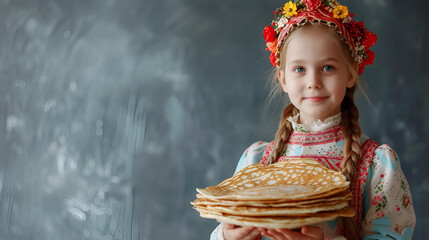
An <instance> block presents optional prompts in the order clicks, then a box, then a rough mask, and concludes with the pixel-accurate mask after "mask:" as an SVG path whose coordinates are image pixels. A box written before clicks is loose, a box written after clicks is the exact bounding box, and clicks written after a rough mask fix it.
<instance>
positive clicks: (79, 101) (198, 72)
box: [0, 0, 429, 240]
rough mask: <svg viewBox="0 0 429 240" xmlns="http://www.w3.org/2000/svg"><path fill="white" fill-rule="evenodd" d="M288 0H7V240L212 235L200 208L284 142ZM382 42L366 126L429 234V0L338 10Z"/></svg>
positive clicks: (2, 228) (3, 200)
mask: <svg viewBox="0 0 429 240" xmlns="http://www.w3.org/2000/svg"><path fill="white" fill-rule="evenodd" d="M283 3H284V2H283V1H278V0H270V1H261V0H247V1H237V0H230V1H206V0H164V1H159V0H121V1H120V0H74V1H66V0H63V1H49V0H13V1H12V0H1V1H0V33H1V35H0V41H1V42H0V43H1V44H0V81H1V85H0V86H1V87H0V153H1V155H0V239H1V240H3V239H8V240H9V239H11V240H12V239H13V240H17V239H64V240H68V239H103V240H104V239H143V240H148V239H207V238H208V235H209V234H210V232H211V230H212V229H213V228H214V227H215V226H216V225H217V223H216V222H215V221H214V220H206V219H202V218H200V217H199V216H198V213H197V212H196V211H195V210H193V209H192V208H191V206H190V204H189V202H190V201H193V200H194V198H195V194H196V192H195V188H196V187H205V186H209V185H215V184H217V183H219V182H220V181H221V180H223V179H224V178H226V177H229V176H231V174H232V173H233V171H234V168H235V164H236V162H237V160H238V159H239V157H240V155H241V154H242V152H243V151H244V149H245V148H246V147H247V146H248V145H250V144H251V143H253V142H255V141H258V140H265V141H269V140H271V139H272V138H273V134H274V131H275V129H276V127H277V122H278V120H279V111H280V110H281V108H282V106H283V103H282V102H281V101H280V102H279V103H278V104H276V103H274V104H268V103H267V100H266V99H267V95H268V88H267V87H266V86H267V84H266V83H267V81H268V79H269V78H270V70H271V67H270V64H269V61H268V52H266V51H265V47H264V40H263V38H262V29H263V28H264V27H265V25H267V24H269V23H270V21H271V18H272V10H274V9H275V8H276V7H280V6H281V5H282V4H283ZM342 3H343V4H345V5H347V6H348V7H349V9H350V10H351V11H352V12H353V13H355V14H356V16H357V20H360V21H361V20H365V22H366V26H367V27H368V28H369V29H370V30H371V31H373V32H375V33H376V34H377V35H378V37H379V38H378V42H377V44H376V46H375V47H374V48H373V49H374V51H375V52H376V59H375V64H374V65H373V66H370V67H367V70H366V72H365V73H364V74H363V77H364V79H365V80H366V81H367V83H368V84H367V88H366V93H367V95H368V97H369V100H370V102H371V103H368V101H366V100H365V98H364V97H361V100H360V101H359V106H360V109H361V124H362V128H363V130H364V131H365V133H367V134H368V135H369V136H370V137H372V138H374V139H375V140H377V141H379V142H382V143H388V144H389V145H391V146H392V147H393V148H394V149H395V150H396V151H397V153H398V154H399V156H400V158H401V159H402V167H403V170H404V172H405V174H406V176H407V177H408V180H409V183H410V185H411V188H412V194H413V198H414V207H415V210H416V214H417V228H416V230H415V234H414V238H415V239H428V238H429V232H428V231H427V230H426V229H427V227H426V226H428V225H429V207H428V205H427V200H426V199H427V198H428V197H429V177H428V175H427V172H428V170H429V167H428V164H427V163H426V162H427V156H428V155H429V150H428V141H427V136H428V135H429V126H428V124H427V122H428V121H429V111H428V110H429V109H428V100H429V95H428V94H427V93H428V92H429V82H428V76H429V72H428V58H427V57H428V55H429V50H428V47H427V46H428V45H427V42H429V39H428V36H429V33H428V26H427V24H428V22H429V19H428V15H427V13H426V11H427V9H428V7H429V4H428V2H426V1H420V2H419V1H415V0H414V1H406V2H404V1H399V0H393V1H387V0H375V1H372V0H364V1H353V2H351V1H342Z"/></svg>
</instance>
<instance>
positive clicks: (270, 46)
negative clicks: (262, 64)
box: [267, 38, 277, 53]
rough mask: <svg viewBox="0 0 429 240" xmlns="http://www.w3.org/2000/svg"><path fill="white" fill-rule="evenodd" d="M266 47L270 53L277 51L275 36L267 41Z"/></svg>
mask: <svg viewBox="0 0 429 240" xmlns="http://www.w3.org/2000/svg"><path fill="white" fill-rule="evenodd" d="M267 49H268V51H270V52H272V53H276V52H277V38H276V39H275V40H274V41H272V42H267Z"/></svg>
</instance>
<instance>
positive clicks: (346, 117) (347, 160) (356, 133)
mask: <svg viewBox="0 0 429 240" xmlns="http://www.w3.org/2000/svg"><path fill="white" fill-rule="evenodd" d="M308 26H312V27H318V28H326V30H328V29H329V30H328V31H331V33H332V34H335V36H337V37H336V38H335V39H337V40H338V43H339V44H341V47H342V52H343V53H344V54H343V56H344V59H343V60H344V62H345V64H346V67H347V69H348V70H349V72H350V74H352V76H353V78H354V79H355V80H356V81H355V85H354V86H353V87H351V88H347V90H346V94H345V97H344V99H343V101H342V103H341V111H342V120H341V124H342V126H343V137H344V142H345V144H344V158H343V160H342V162H341V171H342V173H343V174H344V175H345V176H346V177H347V179H348V180H349V181H350V182H352V181H353V179H354V175H355V170H356V165H357V162H358V161H359V159H360V158H361V155H362V152H361V147H360V138H361V134H362V131H361V128H360V125H359V110H358V108H357V107H356V105H355V102H354V92H355V90H356V86H357V84H358V78H359V76H358V73H357V68H356V67H355V63H354V61H353V59H352V56H351V53H350V51H349V48H348V46H347V45H346V44H345V43H344V42H342V41H341V39H340V37H339V36H338V35H337V33H336V32H335V30H334V29H332V28H331V27H328V26H326V25H323V24H322V23H311V24H308V23H307V24H305V25H304V26H302V27H299V28H297V29H296V30H294V31H293V32H291V33H289V36H288V38H287V39H286V40H285V42H284V46H283V48H282V51H281V54H280V67H278V68H277V69H276V70H275V71H274V76H273V78H272V79H273V80H272V82H271V85H272V87H271V93H270V97H271V98H273V97H275V96H276V95H279V94H281V93H282V92H283V91H282V86H281V84H280V82H279V79H278V75H279V72H280V70H282V69H284V68H285V62H286V61H285V58H286V56H285V54H286V49H287V46H288V44H289V43H290V42H291V40H292V39H293V38H295V37H296V36H297V35H298V34H301V33H302V32H304V31H306V29H308V28H309V27H308ZM298 112H299V111H298V109H297V108H296V107H295V106H294V105H293V104H292V103H290V104H289V105H287V106H286V107H285V108H284V110H283V112H282V115H281V120H280V123H279V127H278V130H277V133H276V136H275V140H274V142H275V145H274V147H273V150H272V152H271V154H270V156H269V159H268V164H272V163H274V162H276V160H277V158H278V157H279V156H280V155H281V154H282V152H283V151H285V148H286V146H287V142H288V140H289V137H290V134H291V132H292V124H291V123H290V122H289V121H288V120H287V118H288V117H290V116H294V115H296V114H297V113H298ZM357 214H359V213H357ZM344 224H345V226H346V228H347V229H348V230H349V231H350V235H351V236H352V237H355V236H356V237H357V236H358V231H357V229H356V225H355V223H354V221H353V218H345V221H344Z"/></svg>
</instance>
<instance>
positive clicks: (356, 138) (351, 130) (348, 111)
mask: <svg viewBox="0 0 429 240" xmlns="http://www.w3.org/2000/svg"><path fill="white" fill-rule="evenodd" d="M354 91H355V87H352V88H348V89H347V91H346V96H345V98H344V100H343V102H342V104H341V109H342V121H341V122H342V125H343V135H344V141H345V154H344V159H343V161H342V162H341V168H342V173H343V174H344V175H345V176H346V177H347V179H348V180H349V181H350V182H352V181H353V178H354V175H355V170H356V164H357V162H358V161H359V159H360V157H361V155H362V153H361V148H360V137H361V134H362V131H361V129H360V125H359V110H358V109H357V107H356V105H355V103H354V97H353V93H354Z"/></svg>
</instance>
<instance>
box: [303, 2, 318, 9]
mask: <svg viewBox="0 0 429 240" xmlns="http://www.w3.org/2000/svg"><path fill="white" fill-rule="evenodd" d="M302 3H304V5H305V6H306V7H307V11H313V10H315V9H317V8H318V7H319V6H320V0H302Z"/></svg>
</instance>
